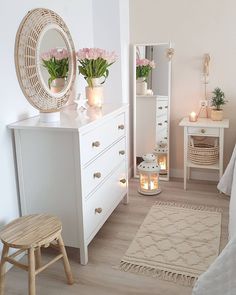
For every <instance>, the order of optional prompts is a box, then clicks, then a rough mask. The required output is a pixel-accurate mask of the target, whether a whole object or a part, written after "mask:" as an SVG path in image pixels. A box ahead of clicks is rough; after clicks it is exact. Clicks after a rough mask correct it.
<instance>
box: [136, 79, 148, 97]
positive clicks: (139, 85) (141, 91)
mask: <svg viewBox="0 0 236 295" xmlns="http://www.w3.org/2000/svg"><path fill="white" fill-rule="evenodd" d="M136 94H137V95H146V94H147V82H146V81H145V78H138V79H137V80H136Z"/></svg>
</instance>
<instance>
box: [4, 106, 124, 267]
mask: <svg viewBox="0 0 236 295" xmlns="http://www.w3.org/2000/svg"><path fill="white" fill-rule="evenodd" d="M128 122H129V118H128V105H124V104H123V105H104V106H103V108H102V109H92V108H91V109H88V110H87V111H84V112H80V111H77V110H75V106H74V105H73V106H69V107H66V108H64V110H63V111H62V112H61V121H60V122H58V123H42V122H39V117H33V118H30V119H27V120H23V121H20V122H17V123H14V124H11V125H10V126H9V127H10V128H12V129H13V130H14V138H15V146H16V158H17V169H18V178H19V189H20V203H21V211H22V214H23V215H25V214H32V213H41V212H46V213H50V214H55V215H57V216H58V217H59V218H60V219H61V221H62V223H63V237H64V240H65V244H66V245H67V246H72V247H76V248H80V263H81V264H86V263H87V262H88V244H89V243H90V242H91V240H92V239H93V237H94V236H95V235H96V233H97V232H98V230H99V229H100V228H101V227H102V225H103V224H104V222H105V221H106V220H107V218H108V217H109V216H110V214H111V213H112V212H113V210H114V209H115V208H116V206H117V205H118V204H119V203H120V202H121V200H122V199H124V203H127V202H128V196H127V189H128V172H127V171H128V167H127V165H128V164H127V163H128V161H127V154H128V153H127V147H128V145H127V132H128Z"/></svg>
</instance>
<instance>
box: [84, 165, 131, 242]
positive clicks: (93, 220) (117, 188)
mask: <svg viewBox="0 0 236 295" xmlns="http://www.w3.org/2000/svg"><path fill="white" fill-rule="evenodd" d="M126 177H127V175H126V165H125V162H123V163H122V164H121V165H120V166H119V168H118V169H117V170H116V171H115V172H114V173H113V174H112V175H111V177H110V178H109V179H107V181H106V182H105V183H104V184H103V185H102V186H101V187H100V188H99V189H98V190H97V191H96V193H94V195H92V196H91V197H90V198H89V199H88V200H87V201H85V204H84V227H85V238H86V240H90V239H91V235H92V236H94V235H95V234H96V233H97V232H98V230H99V229H100V228H101V226H102V225H103V224H104V222H105V221H106V219H107V218H108V216H109V215H110V214H111V213H112V211H113V210H114V209H115V208H116V206H117V205H118V204H119V202H120V201H121V199H122V197H123V196H124V194H125V192H126V191H127V182H126V183H122V182H120V180H122V179H126Z"/></svg>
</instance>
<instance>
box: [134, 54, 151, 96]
mask: <svg viewBox="0 0 236 295" xmlns="http://www.w3.org/2000/svg"><path fill="white" fill-rule="evenodd" d="M154 68H155V63H154V61H151V60H148V59H147V58H143V59H140V58H137V59H136V94H138V95H145V94H146V93H147V78H148V76H149V74H150V73H151V71H152V69H154Z"/></svg>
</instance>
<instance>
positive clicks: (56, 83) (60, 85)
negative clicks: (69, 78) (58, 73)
mask: <svg viewBox="0 0 236 295" xmlns="http://www.w3.org/2000/svg"><path fill="white" fill-rule="evenodd" d="M64 87H65V79H64V78H56V79H54V80H53V81H52V83H51V85H50V90H51V92H52V93H59V92H61V91H62V90H63V89H64Z"/></svg>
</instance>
